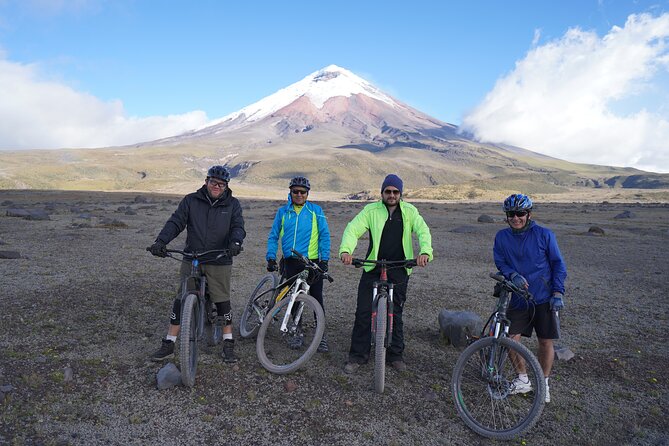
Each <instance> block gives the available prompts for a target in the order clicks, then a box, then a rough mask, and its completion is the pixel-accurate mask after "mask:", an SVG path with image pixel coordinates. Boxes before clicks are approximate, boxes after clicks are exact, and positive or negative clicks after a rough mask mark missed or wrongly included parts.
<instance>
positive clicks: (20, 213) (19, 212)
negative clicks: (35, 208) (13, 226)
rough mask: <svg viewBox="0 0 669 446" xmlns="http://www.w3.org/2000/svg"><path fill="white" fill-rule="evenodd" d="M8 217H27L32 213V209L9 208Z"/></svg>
mask: <svg viewBox="0 0 669 446" xmlns="http://www.w3.org/2000/svg"><path fill="white" fill-rule="evenodd" d="M6 215H7V217H21V218H27V217H28V216H29V215H30V211H28V210H26V209H16V208H12V209H7V211H6Z"/></svg>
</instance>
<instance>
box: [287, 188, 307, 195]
mask: <svg viewBox="0 0 669 446" xmlns="http://www.w3.org/2000/svg"><path fill="white" fill-rule="evenodd" d="M290 193H291V194H293V195H307V194H308V193H309V191H308V190H302V189H291V190H290Z"/></svg>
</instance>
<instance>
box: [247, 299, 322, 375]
mask: <svg viewBox="0 0 669 446" xmlns="http://www.w3.org/2000/svg"><path fill="white" fill-rule="evenodd" d="M289 303H290V297H286V298H284V299H282V300H281V301H280V302H279V303H277V304H276V305H275V306H274V307H273V308H272V309H271V310H270V312H269V313H268V314H267V317H265V320H264V321H263V323H262V325H261V326H260V330H259V331H258V338H257V340H256V353H257V355H258V361H260V364H262V366H263V367H264V368H265V369H266V370H267V371H269V372H272V373H276V374H278V375H284V374H287V373H291V372H294V371H295V370H297V369H299V368H300V367H302V366H303V365H304V364H305V363H306V362H307V361H309V359H311V357H312V356H313V355H314V353H316V349H318V344H319V343H320V342H321V339H322V338H323V333H324V332H325V313H324V312H323V308H322V307H321V305H320V304H319V303H318V301H317V300H316V299H314V298H313V297H312V296H310V295H308V294H304V293H300V294H299V295H298V296H297V297H296V298H295V303H294V304H293V308H294V309H296V308H298V306H299V305H304V307H303V309H302V318H303V319H304V320H307V319H308V320H309V322H305V321H304V320H303V321H302V322H303V323H304V325H307V324H308V325H311V324H314V325H315V326H314V327H302V330H303V331H305V332H307V331H308V333H309V338H308V340H307V341H306V342H305V349H304V350H302V349H298V350H295V349H291V348H290V347H289V346H288V343H287V341H288V340H287V339H286V335H285V334H284V333H282V332H281V331H280V326H281V323H282V321H283V318H284V316H285V312H286V311H287V308H288V304H289ZM312 314H313V316H312ZM294 324H295V321H294V319H293V316H292V315H291V316H290V317H289V329H290V327H294V326H295V325H294Z"/></svg>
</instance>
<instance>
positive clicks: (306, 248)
mask: <svg viewBox="0 0 669 446" xmlns="http://www.w3.org/2000/svg"><path fill="white" fill-rule="evenodd" d="M279 239H280V240H281V251H282V252H283V256H284V257H294V255H293V253H292V252H291V249H294V250H295V251H297V252H299V253H300V254H302V255H303V256H306V257H308V258H310V259H312V260H316V259H319V260H330V229H329V228H328V221H327V219H326V218H325V214H323V209H321V207H320V206H318V205H317V204H314V203H311V202H310V201H307V202H306V203H304V206H303V207H302V210H301V211H300V213H299V215H298V214H297V213H296V212H295V208H294V207H293V203H292V200H291V199H290V196H289V197H288V203H287V204H286V205H284V206H281V207H280V208H279V210H278V211H277V213H276V216H275V217H274V223H273V224H272V229H270V231H269V236H268V237H267V255H266V256H265V258H266V259H267V260H270V259H276V252H277V249H278V245H279Z"/></svg>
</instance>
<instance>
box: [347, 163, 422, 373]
mask: <svg viewBox="0 0 669 446" xmlns="http://www.w3.org/2000/svg"><path fill="white" fill-rule="evenodd" d="M402 189H403V182H402V180H401V179H400V177H398V176H397V175H394V174H390V175H388V176H386V178H385V179H384V180H383V184H382V186H381V201H378V202H375V203H371V204H368V205H367V206H365V207H364V208H363V209H362V210H361V211H360V212H359V213H358V215H356V216H355V217H354V218H353V220H351V221H350V222H349V223H348V225H347V226H346V229H345V230H344V234H343V235H342V240H341V245H340V247H339V257H340V258H341V261H342V262H343V263H344V264H345V265H350V264H351V263H352V260H353V256H352V254H353V251H354V250H355V247H356V245H357V244H358V239H359V238H360V237H361V236H362V235H363V234H365V233H369V248H368V249H367V255H366V259H368V260H379V259H385V260H405V259H412V258H414V252H413V243H412V233H413V234H416V236H417V237H418V245H419V247H420V252H419V255H418V256H417V257H416V261H417V263H418V266H420V267H424V266H426V265H427V263H428V262H429V261H431V260H432V236H431V235H430V229H429V228H428V227H427V224H426V223H425V220H423V217H421V215H420V214H419V212H418V209H416V207H415V206H413V205H411V204H409V203H406V202H404V201H402ZM410 274H411V270H409V269H405V268H395V269H390V270H388V280H389V281H390V282H392V283H394V284H395V285H394V292H393V301H394V313H395V317H394V319H393V337H392V341H391V345H390V346H389V347H388V351H387V355H386V361H387V362H388V363H390V364H391V365H392V367H393V368H395V369H396V370H398V371H404V370H406V364H405V362H404V358H403V353H404V331H403V322H402V312H403V310H404V302H405V300H406V290H407V283H408V281H409V275H410ZM379 275H380V272H379V271H378V268H375V266H374V265H368V266H365V267H364V271H363V273H362V276H361V277H360V283H359V284H358V302H357V307H356V310H355V323H354V325H353V332H352V333H351V348H350V350H349V354H348V362H347V363H346V366H345V367H344V371H345V372H346V373H355V372H356V370H357V369H358V368H359V367H360V364H364V363H366V362H367V361H368V360H369V353H370V342H371V317H372V288H373V286H374V281H376V280H379Z"/></svg>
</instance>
